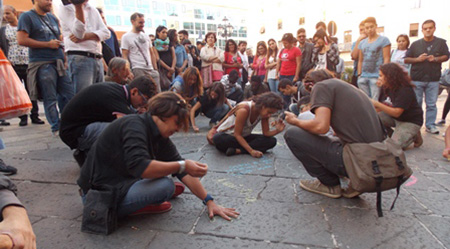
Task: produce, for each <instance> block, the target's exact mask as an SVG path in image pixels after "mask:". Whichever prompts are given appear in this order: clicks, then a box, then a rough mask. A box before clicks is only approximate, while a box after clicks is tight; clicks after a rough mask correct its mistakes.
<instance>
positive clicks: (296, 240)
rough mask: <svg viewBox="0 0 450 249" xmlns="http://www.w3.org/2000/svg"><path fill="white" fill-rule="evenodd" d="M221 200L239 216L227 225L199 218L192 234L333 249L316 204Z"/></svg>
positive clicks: (215, 219) (236, 199)
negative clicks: (236, 211) (329, 248)
mask: <svg viewBox="0 0 450 249" xmlns="http://www.w3.org/2000/svg"><path fill="white" fill-rule="evenodd" d="M221 200H226V202H225V203H226V206H230V207H235V208H236V209H237V210H238V211H239V212H240V214H241V215H240V217H239V218H238V219H236V220H233V221H231V222H228V221H225V220H223V219H219V218H214V220H212V221H211V220H209V218H208V217H206V215H203V216H202V217H201V218H200V220H199V222H198V224H197V226H196V228H195V232H196V233H201V234H214V235H216V236H225V237H231V238H234V237H239V238H247V239H255V240H269V241H273V242H284V243H292V244H299V245H304V246H308V245H313V246H325V247H333V241H332V237H331V234H330V232H329V231H327V223H326V221H325V219H324V217H323V214H322V210H321V208H320V207H319V206H317V205H303V206H301V205H298V204H297V203H280V202H274V201H264V200H257V201H254V202H248V201H247V200H246V199H244V198H221ZM225 203H223V205H225Z"/></svg>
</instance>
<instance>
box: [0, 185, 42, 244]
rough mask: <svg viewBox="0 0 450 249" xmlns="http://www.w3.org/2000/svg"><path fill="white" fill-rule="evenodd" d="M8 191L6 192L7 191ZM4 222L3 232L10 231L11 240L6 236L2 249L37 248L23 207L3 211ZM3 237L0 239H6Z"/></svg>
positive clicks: (0, 225) (0, 226)
mask: <svg viewBox="0 0 450 249" xmlns="http://www.w3.org/2000/svg"><path fill="white" fill-rule="evenodd" d="M5 191H6V190H5ZM2 216H3V220H2V221H1V222H0V230H1V231H9V232H10V233H11V234H10V236H11V238H10V237H9V236H6V237H5V238H4V239H5V240H2V241H1V242H4V243H5V244H2V246H6V247H2V248H13V247H12V245H13V241H12V240H11V239H14V242H15V245H14V248H25V249H35V248H36V236H35V234H34V232H33V228H32V227H31V222H30V220H29V218H28V214H27V211H26V210H25V208H23V207H19V206H7V207H5V208H3V210H2ZM4 236H5V235H1V236H0V237H2V239H3V237H4Z"/></svg>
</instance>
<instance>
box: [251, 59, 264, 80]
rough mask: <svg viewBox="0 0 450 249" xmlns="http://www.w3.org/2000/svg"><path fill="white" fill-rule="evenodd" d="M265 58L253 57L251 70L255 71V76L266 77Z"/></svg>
mask: <svg viewBox="0 0 450 249" xmlns="http://www.w3.org/2000/svg"><path fill="white" fill-rule="evenodd" d="M265 64H266V56H255V59H254V60H253V70H255V72H256V75H258V76H260V75H266V66H265Z"/></svg>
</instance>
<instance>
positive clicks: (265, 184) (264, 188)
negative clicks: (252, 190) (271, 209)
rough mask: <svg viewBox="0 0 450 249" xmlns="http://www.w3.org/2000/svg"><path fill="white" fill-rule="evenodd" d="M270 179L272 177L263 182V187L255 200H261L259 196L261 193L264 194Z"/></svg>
mask: <svg viewBox="0 0 450 249" xmlns="http://www.w3.org/2000/svg"><path fill="white" fill-rule="evenodd" d="M271 179H272V177H269V178H268V179H267V180H265V181H264V187H263V188H262V189H261V191H259V193H258V194H257V195H256V199H257V200H261V194H262V192H264V190H266V188H267V186H268V185H267V183H268V182H269V181H270V180H271Z"/></svg>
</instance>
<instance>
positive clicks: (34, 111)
mask: <svg viewBox="0 0 450 249" xmlns="http://www.w3.org/2000/svg"><path fill="white" fill-rule="evenodd" d="M13 68H14V71H16V74H17V76H19V79H20V80H22V81H23V83H24V85H25V89H26V90H27V93H28V94H30V91H29V90H28V84H27V69H28V65H14V66H13ZM31 104H32V106H33V107H32V108H31V118H32V119H33V118H35V117H38V116H39V106H38V104H37V101H36V100H32V101H31ZM26 117H27V115H22V116H20V117H19V118H21V119H22V118H26Z"/></svg>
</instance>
